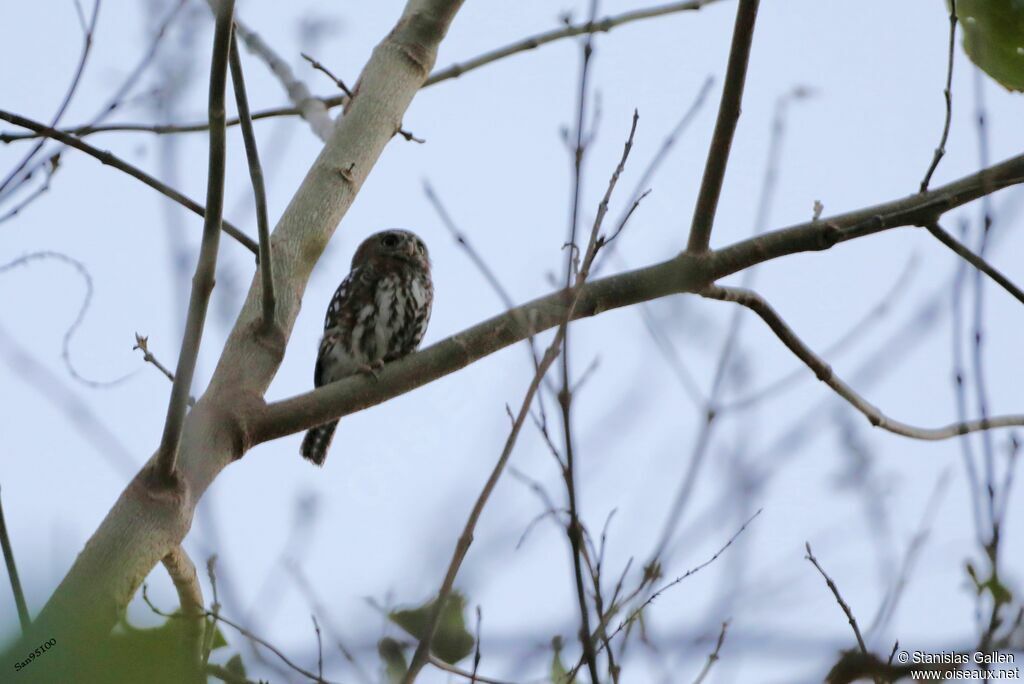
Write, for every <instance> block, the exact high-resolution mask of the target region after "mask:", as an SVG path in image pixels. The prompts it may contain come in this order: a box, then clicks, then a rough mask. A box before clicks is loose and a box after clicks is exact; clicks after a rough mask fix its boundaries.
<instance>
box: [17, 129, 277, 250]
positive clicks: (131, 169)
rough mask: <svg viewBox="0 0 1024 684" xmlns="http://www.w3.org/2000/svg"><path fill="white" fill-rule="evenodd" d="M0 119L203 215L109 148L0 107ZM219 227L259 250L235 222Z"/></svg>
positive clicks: (203, 212) (198, 207)
mask: <svg viewBox="0 0 1024 684" xmlns="http://www.w3.org/2000/svg"><path fill="white" fill-rule="evenodd" d="M0 120H2V121H6V122H8V123H12V124H14V125H15V126H20V127H21V128H27V129H29V130H30V131H35V132H36V133H39V134H41V135H44V136H46V137H47V138H53V139H54V140H56V141H58V142H61V143H64V144H65V145H67V146H68V147H73V148H75V149H76V150H79V151H81V152H85V153H86V154H87V155H89V156H90V157H93V158H94V159H98V160H99V161H100V162H101V163H102V164H104V165H106V166H112V167H114V168H115V169H117V170H118V171H122V172H124V173H127V174H128V175H129V176H131V177H132V178H135V179H136V180H140V181H142V182H143V183H145V184H146V185H148V186H149V187H151V188H153V189H154V190H156V191H157V192H159V193H160V194H162V195H164V196H165V197H169V198H170V199H172V200H174V201H175V202H177V203H178V204H180V205H182V206H183V207H185V208H186V209H189V210H190V211H192V212H194V213H196V214H198V215H199V216H202V217H203V218H206V212H207V210H206V209H205V208H204V207H203V206H202V205H200V204H199V203H198V202H195V201H194V200H192V199H189V198H188V197H186V196H185V195H183V194H182V193H180V192H178V191H177V190H175V189H174V188H172V187H169V186H168V185H166V184H164V183H161V182H160V181H158V180H157V179H156V178H154V177H153V176H150V175H149V174H148V173H146V172H145V171H143V170H142V169H139V168H138V167H135V166H132V165H131V164H129V163H128V162H126V161H124V160H122V159H120V158H118V157H115V156H114V155H113V154H111V153H110V152H106V151H104V150H100V149H97V148H95V147H93V146H92V145H90V144H89V143H86V142H84V141H82V140H79V139H78V138H76V137H74V136H72V135H69V134H67V133H63V132H61V131H58V130H55V129H53V128H51V127H49V126H44V125H43V124H41V123H38V122H36V121H32V120H31V119H26V118H25V117H23V116H19V115H17V114H12V113H10V112H7V111H4V110H0ZM221 227H222V229H223V230H224V232H225V233H227V234H228V235H230V236H231V237H233V238H234V239H235V240H237V241H238V242H240V243H241V244H242V245H244V246H245V247H246V248H247V249H248V250H249V251H250V252H252V253H253V254H257V255H258V254H259V251H260V250H259V245H258V244H257V243H256V241H255V240H253V239H252V238H250V237H249V236H248V235H246V234H245V233H243V232H242V231H241V230H239V229H238V228H236V227H235V226H233V225H231V224H230V223H228V222H227V221H221Z"/></svg>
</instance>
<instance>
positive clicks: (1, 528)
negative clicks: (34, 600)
mask: <svg viewBox="0 0 1024 684" xmlns="http://www.w3.org/2000/svg"><path fill="white" fill-rule="evenodd" d="M0 546H2V548H3V551H4V563H6V564H7V577H8V578H9V579H10V580H11V592H12V593H13V594H14V603H15V605H16V606H17V607H18V621H19V622H20V623H21V631H22V633H24V632H27V631H28V628H29V625H31V624H32V620H31V619H30V618H29V616H28V604H27V603H25V592H24V591H22V589H21V580H20V579H18V566H17V565H16V564H15V563H14V548H13V547H12V546H11V538H10V537H9V536H8V534H7V523H6V522H5V521H4V507H3V502H2V500H0Z"/></svg>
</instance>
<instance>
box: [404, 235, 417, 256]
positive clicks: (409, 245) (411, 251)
mask: <svg viewBox="0 0 1024 684" xmlns="http://www.w3.org/2000/svg"><path fill="white" fill-rule="evenodd" d="M405 254H406V256H408V257H409V258H410V259H415V258H416V243H415V242H412V241H411V240H410V241H409V242H406V243H405Z"/></svg>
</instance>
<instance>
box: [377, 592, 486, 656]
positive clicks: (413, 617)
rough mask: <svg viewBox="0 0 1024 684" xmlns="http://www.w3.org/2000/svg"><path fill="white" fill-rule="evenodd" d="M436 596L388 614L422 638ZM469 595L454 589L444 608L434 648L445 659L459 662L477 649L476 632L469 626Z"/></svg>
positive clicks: (397, 622)
mask: <svg viewBox="0 0 1024 684" xmlns="http://www.w3.org/2000/svg"><path fill="white" fill-rule="evenodd" d="M436 602H437V600H436V599H434V600H433V601H430V602H429V603H425V604H423V605H422V606H418V607H416V608H406V609H404V610H396V611H392V612H391V613H389V614H388V617H389V618H390V619H391V621H392V622H394V623H395V624H396V625H398V626H399V627H401V628H402V629H404V630H405V631H406V632H408V633H409V634H411V635H412V636H414V637H416V638H417V639H422V638H423V637H424V635H425V634H426V631H427V623H428V622H429V621H430V614H431V612H432V611H433V610H434V605H435V603H436ZM465 610H466V598H465V597H464V596H463V595H462V594H460V593H459V592H457V591H453V592H452V593H451V595H450V596H449V597H448V600H447V601H445V604H444V607H443V608H442V609H441V616H440V619H439V620H438V623H437V632H435V633H434V641H433V642H432V644H431V649H430V650H431V651H432V652H433V653H434V655H436V656H437V657H438V658H440V659H441V660H443V661H445V662H446V663H449V664H453V665H454V664H455V663H457V662H459V661H460V660H462V659H463V658H465V657H466V656H468V655H469V654H470V653H472V652H473V644H474V641H473V635H472V634H470V633H469V631H468V630H467V629H466V618H465V615H464V612H465Z"/></svg>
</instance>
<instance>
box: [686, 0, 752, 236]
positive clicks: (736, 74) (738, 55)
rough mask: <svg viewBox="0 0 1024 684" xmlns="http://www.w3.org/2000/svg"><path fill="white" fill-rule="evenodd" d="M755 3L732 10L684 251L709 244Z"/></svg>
mask: <svg viewBox="0 0 1024 684" xmlns="http://www.w3.org/2000/svg"><path fill="white" fill-rule="evenodd" d="M758 2H759V0H740V3H739V7H737V8H736V25H735V26H734V28H733V33H732V47H731V48H730V50H729V66H728V67H727V68H726V72H725V86H724V87H723V88H722V101H721V103H720V104H719V105H718V119H717V120H716V121H715V132H714V134H713V135H712V137H711V147H710V149H709V150H708V160H707V163H706V164H705V165H704V178H703V179H702V180H701V183H700V192H699V193H698V195H697V206H696V207H694V209H693V221H692V223H691V225H690V239H689V243H688V244H687V246H686V249H687V250H688V251H690V252H694V253H699V252H706V251H707V250H708V244H709V243H710V242H711V228H712V226H713V225H714V223H715V213H716V211H717V210H718V198H719V196H721V194H722V180H723V179H724V178H725V167H726V165H727V164H728V163H729V150H730V149H731V148H732V139H733V135H734V134H735V133H736V124H737V122H738V121H739V119H740V105H741V102H742V100H743V86H744V85H745V83H746V80H747V64H748V63H749V61H750V43H751V41H752V40H753V38H754V21H755V20H756V19H757V7H758Z"/></svg>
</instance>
